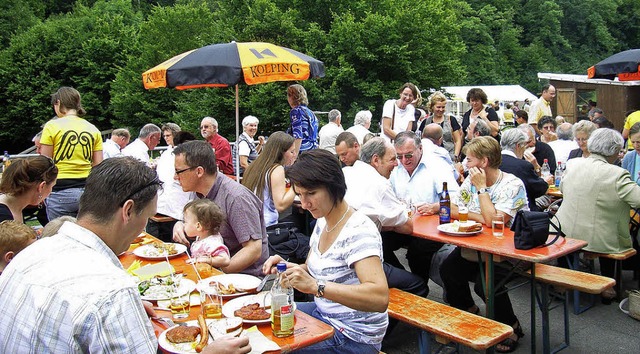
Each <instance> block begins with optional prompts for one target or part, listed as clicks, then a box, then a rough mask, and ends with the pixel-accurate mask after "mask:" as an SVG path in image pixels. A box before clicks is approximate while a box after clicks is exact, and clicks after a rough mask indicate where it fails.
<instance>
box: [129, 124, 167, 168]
mask: <svg viewBox="0 0 640 354" xmlns="http://www.w3.org/2000/svg"><path fill="white" fill-rule="evenodd" d="M161 134H162V130H160V128H159V127H158V126H157V125H155V124H152V123H149V124H147V125H145V126H144V127H142V129H140V134H139V135H138V139H136V140H135V141H134V142H132V143H131V144H129V145H127V146H126V147H125V148H124V149H122V155H123V156H131V157H135V158H136V159H138V160H140V161H142V162H145V163H149V150H153V149H155V148H156V146H158V143H159V142H160V135H161Z"/></svg>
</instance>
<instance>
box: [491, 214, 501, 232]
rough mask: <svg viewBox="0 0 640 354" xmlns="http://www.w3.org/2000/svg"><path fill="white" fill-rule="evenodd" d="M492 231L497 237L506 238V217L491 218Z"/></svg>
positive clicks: (495, 216)
mask: <svg viewBox="0 0 640 354" xmlns="http://www.w3.org/2000/svg"><path fill="white" fill-rule="evenodd" d="M491 230H492V231H493V236H495V237H502V236H504V215H502V214H499V215H494V216H493V218H491Z"/></svg>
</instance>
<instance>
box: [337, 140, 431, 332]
mask: <svg viewBox="0 0 640 354" xmlns="http://www.w3.org/2000/svg"><path fill="white" fill-rule="evenodd" d="M360 158H361V159H360V160H357V161H355V163H354V164H353V166H346V167H343V168H342V171H343V173H344V178H345V182H346V184H347V194H345V196H344V199H345V200H346V201H347V203H349V205H350V206H352V207H353V208H354V209H357V210H358V211H361V212H363V213H364V214H366V215H367V216H368V217H369V218H370V219H371V220H373V222H374V223H375V224H376V225H377V226H378V227H379V228H381V229H382V230H383V231H393V232H397V233H399V234H404V235H405V236H406V237H411V236H409V235H410V234H411V233H412V232H413V220H412V219H411V218H410V217H409V214H408V210H407V207H406V205H405V204H404V203H402V202H401V201H400V200H399V199H398V198H397V197H396V195H395V194H394V193H393V189H392V188H391V184H390V183H389V176H390V175H391V171H392V170H393V168H394V167H395V166H397V165H398V162H397V161H396V151H395V149H394V148H393V145H391V143H389V142H387V141H385V140H384V139H383V138H381V137H378V138H372V139H371V140H369V141H367V143H366V144H364V145H363V146H362V149H361V151H360ZM382 247H383V250H384V249H385V247H384V242H383V245H382ZM384 252H385V253H384V255H383V257H384V259H385V262H384V263H383V268H384V272H385V274H386V276H387V282H388V283H389V287H390V288H391V287H394V288H399V289H402V290H404V291H408V292H410V293H412V294H416V295H418V296H427V294H428V292H429V288H428V287H427V285H426V282H425V281H424V280H423V279H422V278H421V276H420V275H419V274H415V275H414V274H411V273H409V272H407V271H406V270H404V269H403V268H402V267H397V266H394V265H393V264H392V263H390V262H388V261H387V258H388V257H389V258H390V259H395V260H396V261H397V258H396V257H395V254H393V251H390V252H391V254H387V252H386V251H384ZM387 333H389V330H387Z"/></svg>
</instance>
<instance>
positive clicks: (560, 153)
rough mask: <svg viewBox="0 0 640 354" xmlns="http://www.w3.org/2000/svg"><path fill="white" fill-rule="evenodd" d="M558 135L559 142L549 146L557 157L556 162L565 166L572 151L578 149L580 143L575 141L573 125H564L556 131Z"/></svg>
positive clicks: (553, 142) (555, 141)
mask: <svg viewBox="0 0 640 354" xmlns="http://www.w3.org/2000/svg"><path fill="white" fill-rule="evenodd" d="M556 135H557V136H558V140H554V141H551V142H549V143H548V144H549V146H551V149H553V154H554V155H555V156H556V162H561V163H562V164H563V165H564V164H565V163H566V162H567V160H568V159H569V153H571V150H575V149H577V148H578V147H579V146H578V143H576V142H575V140H573V131H572V129H571V123H562V124H560V125H559V126H558V128H557V129H556Z"/></svg>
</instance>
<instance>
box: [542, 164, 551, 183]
mask: <svg viewBox="0 0 640 354" xmlns="http://www.w3.org/2000/svg"><path fill="white" fill-rule="evenodd" d="M540 172H541V174H542V178H543V179H544V180H546V179H547V178H549V176H551V168H550V167H549V161H547V159H544V163H543V164H542V168H541V169H540Z"/></svg>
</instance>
